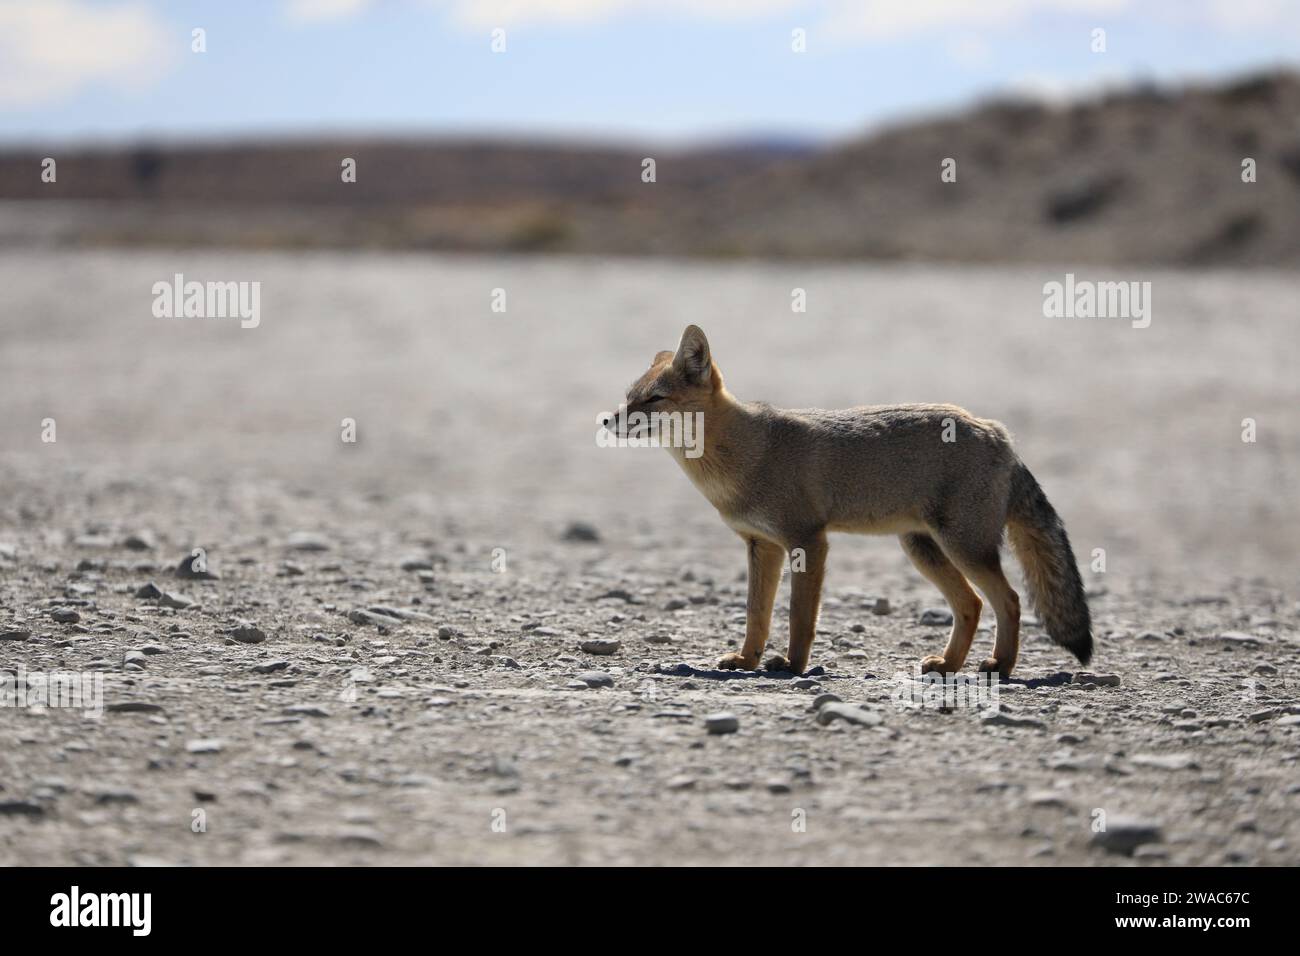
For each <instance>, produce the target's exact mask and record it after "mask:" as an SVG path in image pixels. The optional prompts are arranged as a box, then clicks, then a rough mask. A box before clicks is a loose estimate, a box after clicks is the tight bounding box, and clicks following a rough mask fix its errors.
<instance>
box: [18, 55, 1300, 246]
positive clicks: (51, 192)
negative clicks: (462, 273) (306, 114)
mask: <svg viewBox="0 0 1300 956" xmlns="http://www.w3.org/2000/svg"><path fill="white" fill-rule="evenodd" d="M47 155H50V156H53V157H54V158H55V159H56V160H57V161H58V181H57V182H56V183H52V184H50V183H42V182H41V180H40V161H41V159H42V157H44V156H47ZM646 156H652V157H654V158H655V160H656V163H657V181H656V182H654V183H652V184H648V183H643V182H642V180H641V170H642V158H643V157H646ZM343 157H352V158H354V159H355V160H356V162H357V181H356V182H355V183H343V182H342V181H341V179H340V162H341V160H342V159H343ZM947 157H951V158H953V159H955V160H956V162H957V180H956V182H954V183H944V182H941V181H940V164H941V162H942V160H943V159H945V158H947ZM1245 157H1252V158H1254V159H1255V160H1256V162H1257V164H1258V181H1257V182H1255V183H1249V184H1248V183H1243V182H1242V181H1241V164H1242V160H1243V158H1245ZM1298 201H1300V76H1297V75H1296V74H1292V73H1273V74H1266V75H1259V76H1255V77H1250V78H1245V79H1240V80H1236V81H1233V82H1231V83H1225V84H1221V85H1218V86H1213V87H1203V88H1187V89H1179V90H1165V89H1158V88H1154V87H1152V88H1145V89H1139V90H1130V91H1127V92H1124V93H1114V94H1110V95H1107V96H1104V97H1101V98H1097V99H1093V100H1089V101H1083V102H1078V103H1075V104H1073V105H1068V106H1064V107H1060V108H1052V107H1048V106H1045V105H1042V104H1039V103H1034V102H1028V101H1012V100H1000V101H991V102H988V103H985V104H982V105H980V106H977V107H975V108H973V109H971V110H969V111H967V112H965V113H962V114H960V115H956V116H951V117H946V118H940V119H927V120H924V121H918V122H914V123H909V124H905V125H900V126H896V127H893V128H890V129H887V130H883V131H880V132H878V133H875V134H873V135H871V136H870V137H867V138H864V139H861V140H858V141H852V142H847V143H842V144H838V145H835V146H832V147H826V148H822V149H816V150H813V149H809V148H806V147H803V146H801V145H800V144H793V143H782V142H779V141H761V142H751V143H739V144H731V145H726V146H718V147H713V148H708V149H697V150H689V151H679V152H670V151H660V150H657V149H655V148H654V147H651V146H646V147H636V148H633V147H605V146H585V145H572V144H570V145H554V144H540V143H539V144H530V143H522V142H494V141H477V142H452V141H439V140H428V141H380V140H365V141H355V140H348V139H347V138H346V137H343V136H339V137H336V138H333V139H331V140H329V141H312V142H307V141H285V142H279V143H260V144H251V143H250V144H238V143H234V144H222V145H194V144H191V145H177V146H164V145H157V144H154V145H146V144H141V145H137V146H133V147H130V148H113V149H107V148H102V149H75V148H64V147H49V148H46V149H41V148H29V149H25V150H22V151H11V152H8V153H0V244H9V245H23V246H29V245H32V244H38V245H39V244H50V245H169V246H174V245H179V246H192V245H217V246H237V247H337V248H349V247H373V248H415V249H420V248H423V249H437V250H463V251H489V250H512V251H548V252H580V253H610V252H613V253H624V254H667V255H694V256H728V257H731V256H764V257H778V258H780V257H790V258H802V257H824V258H837V259H916V260H937V261H1001V262H1008V261H1011V262H1015V261H1025V262H1099V263H1100V262H1126V263H1133V262H1138V263H1152V264H1164V265H1195V264H1231V265H1296V264H1300V217H1297V216H1296V214H1295V210H1296V208H1297V202H1298Z"/></svg>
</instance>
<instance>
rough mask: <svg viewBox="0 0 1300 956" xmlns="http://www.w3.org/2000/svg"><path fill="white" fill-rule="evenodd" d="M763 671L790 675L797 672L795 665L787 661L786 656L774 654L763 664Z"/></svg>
mask: <svg viewBox="0 0 1300 956" xmlns="http://www.w3.org/2000/svg"><path fill="white" fill-rule="evenodd" d="M763 670H765V671H789V672H790V673H794V672H795V670H794V665H793V664H791V663H790V662H789V661H788V660H786V658H785V655H784V654H773V655H772V656H771V657H769V658H768V659H767V660H766V661H764V662H763Z"/></svg>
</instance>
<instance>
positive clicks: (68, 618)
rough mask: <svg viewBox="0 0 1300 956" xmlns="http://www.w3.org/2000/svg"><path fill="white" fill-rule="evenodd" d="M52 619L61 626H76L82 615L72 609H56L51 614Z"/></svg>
mask: <svg viewBox="0 0 1300 956" xmlns="http://www.w3.org/2000/svg"><path fill="white" fill-rule="evenodd" d="M50 619H51V620H53V621H56V622H57V623H59V624H76V623H77V622H78V621H80V620H81V615H80V614H78V613H77V612H76V611H74V610H73V609H72V608H70V607H56V608H55V609H54V610H52V611H51V612H50Z"/></svg>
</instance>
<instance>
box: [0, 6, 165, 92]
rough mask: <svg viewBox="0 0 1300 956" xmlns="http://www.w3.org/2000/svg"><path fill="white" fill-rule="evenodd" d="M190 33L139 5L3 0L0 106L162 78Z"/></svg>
mask: <svg viewBox="0 0 1300 956" xmlns="http://www.w3.org/2000/svg"><path fill="white" fill-rule="evenodd" d="M188 44H189V35H188V33H186V34H184V35H180V34H176V33H173V32H172V31H170V30H169V29H168V28H167V27H166V26H165V25H164V24H163V23H162V22H161V21H160V20H159V19H158V18H157V17H156V16H155V15H154V13H153V12H152V11H150V10H149V9H148V8H147V7H146V6H144V5H143V4H141V3H118V4H115V5H113V6H104V5H103V4H96V3H90V2H88V0H40V2H35V0H26V2H25V0H0V108H5V107H8V108H28V107H33V106H42V105H45V104H47V103H52V102H56V101H58V100H61V99H64V98H66V97H68V96H71V95H73V94H75V93H77V92H79V91H80V90H82V89H84V88H86V87H89V86H97V85H100V84H105V83H107V84H109V85H113V86H119V87H124V88H128V89H139V88H142V87H144V86H147V85H149V84H150V83H151V82H152V81H156V80H157V79H159V78H160V77H161V76H162V75H163V74H164V73H165V72H166V71H167V68H168V66H169V65H170V63H171V62H172V61H173V59H174V57H175V55H176V52H177V50H178V48H181V47H184V48H185V49H188Z"/></svg>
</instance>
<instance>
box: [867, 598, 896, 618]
mask: <svg viewBox="0 0 1300 956" xmlns="http://www.w3.org/2000/svg"><path fill="white" fill-rule="evenodd" d="M893 610H894V609H893V608H892V607H890V606H889V598H882V597H878V598H876V603H875V604H873V605H871V613H872V614H878V615H880V616H881V617H884V616H885V615H886V614H891V613H893Z"/></svg>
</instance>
